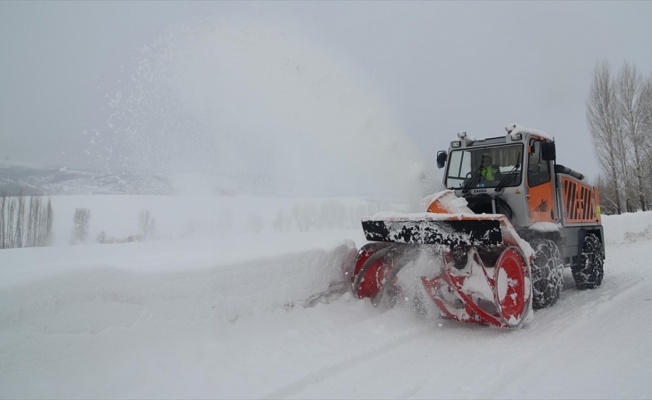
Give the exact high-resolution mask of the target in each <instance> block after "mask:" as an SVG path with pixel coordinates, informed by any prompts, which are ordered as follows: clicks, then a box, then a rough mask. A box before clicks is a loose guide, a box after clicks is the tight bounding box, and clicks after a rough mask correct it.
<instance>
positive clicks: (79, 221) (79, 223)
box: [72, 208, 91, 243]
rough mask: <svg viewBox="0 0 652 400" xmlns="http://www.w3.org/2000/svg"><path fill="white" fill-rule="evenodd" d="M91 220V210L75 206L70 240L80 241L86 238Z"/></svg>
mask: <svg viewBox="0 0 652 400" xmlns="http://www.w3.org/2000/svg"><path fill="white" fill-rule="evenodd" d="M90 221H91V210H89V209H88V208H77V209H75V214H74V216H73V222H74V226H73V229H72V242H73V243H82V242H85V241H86V239H87V238H88V230H89V225H90Z"/></svg>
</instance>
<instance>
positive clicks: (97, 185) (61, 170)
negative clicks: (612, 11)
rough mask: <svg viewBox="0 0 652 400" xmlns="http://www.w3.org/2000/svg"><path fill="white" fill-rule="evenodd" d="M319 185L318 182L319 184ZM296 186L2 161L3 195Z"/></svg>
mask: <svg viewBox="0 0 652 400" xmlns="http://www.w3.org/2000/svg"><path fill="white" fill-rule="evenodd" d="M316 185H318V183H316ZM296 193H297V191H296V187H294V185H292V184H291V183H290V182H288V181H282V180H279V179H278V178H275V177H273V176H270V175H265V171H262V172H261V173H260V174H258V175H252V174H243V175H238V176H224V175H206V174H198V173H177V174H173V175H171V176H167V175H164V174H143V173H140V174H139V173H130V172H110V173H109V172H102V171H92V170H81V169H72V168H66V167H59V166H53V165H45V164H38V163H29V164H28V163H18V162H11V161H7V160H0V195H2V194H6V195H10V196H13V195H18V194H21V195H45V196H55V195H96V194H130V195H175V194H202V195H206V194H210V195H222V196H224V195H226V196H230V195H281V196H287V195H292V194H296Z"/></svg>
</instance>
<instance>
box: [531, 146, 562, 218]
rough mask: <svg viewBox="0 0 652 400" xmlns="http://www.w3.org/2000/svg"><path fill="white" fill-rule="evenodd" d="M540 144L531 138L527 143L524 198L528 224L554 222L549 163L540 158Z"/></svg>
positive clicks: (553, 197)
mask: <svg viewBox="0 0 652 400" xmlns="http://www.w3.org/2000/svg"><path fill="white" fill-rule="evenodd" d="M541 143H542V141H541V139H538V138H531V139H530V140H529V143H528V161H527V196H526V198H527V204H528V214H529V219H530V224H533V223H535V222H553V221H554V211H553V210H554V199H555V196H554V192H553V190H554V187H553V182H552V172H551V161H545V160H544V159H543V157H542V156H541Z"/></svg>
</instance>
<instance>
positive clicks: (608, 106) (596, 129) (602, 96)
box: [586, 61, 622, 214]
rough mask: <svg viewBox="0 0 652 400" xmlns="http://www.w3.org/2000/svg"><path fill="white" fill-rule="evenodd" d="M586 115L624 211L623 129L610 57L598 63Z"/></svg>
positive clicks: (617, 203)
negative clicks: (621, 135) (622, 179)
mask: <svg viewBox="0 0 652 400" xmlns="http://www.w3.org/2000/svg"><path fill="white" fill-rule="evenodd" d="M586 119H587V122H588V124H589V129H590V131H591V135H592V137H593V145H594V149H595V153H596V157H597V159H598V162H599V163H600V165H601V166H602V169H603V170H604V171H605V173H606V175H607V176H606V179H607V181H608V182H609V185H610V186H611V189H612V191H613V192H614V193H616V194H617V196H616V198H615V199H614V200H615V204H616V210H617V213H618V214H620V213H622V206H621V199H620V195H618V193H620V188H621V186H622V185H621V182H620V178H621V177H622V176H621V175H622V174H621V173H620V172H621V168H620V167H621V164H620V160H619V159H618V155H619V154H618V153H619V151H620V150H619V149H620V148H622V146H620V145H619V142H622V140H621V139H620V132H619V130H618V109H617V105H616V93H615V89H614V87H613V83H612V80H611V68H610V66H609V63H608V62H607V61H603V62H602V63H600V64H598V65H597V66H596V68H595V71H594V74H593V82H592V84H591V90H590V94H589V99H588V102H587V110H586Z"/></svg>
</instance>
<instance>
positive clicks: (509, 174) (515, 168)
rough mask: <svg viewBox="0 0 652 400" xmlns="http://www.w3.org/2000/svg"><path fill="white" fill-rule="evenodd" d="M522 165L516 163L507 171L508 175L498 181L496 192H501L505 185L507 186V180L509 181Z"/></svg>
mask: <svg viewBox="0 0 652 400" xmlns="http://www.w3.org/2000/svg"><path fill="white" fill-rule="evenodd" d="M520 167H521V164H516V165H514V168H512V169H511V170H510V171H509V172H508V173H507V175H505V176H504V177H503V179H501V180H500V182H498V186H496V192H500V191H501V190H503V187H505V185H507V181H509V180H510V179H511V178H512V176H513V175H515V173H516V171H517V170H518V169H519V168H520Z"/></svg>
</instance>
